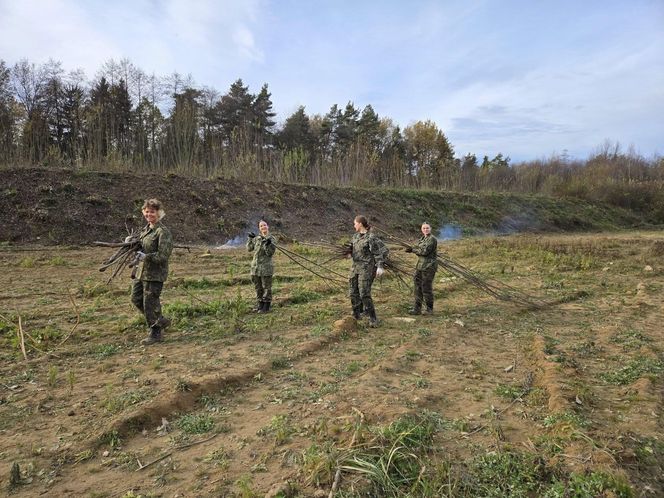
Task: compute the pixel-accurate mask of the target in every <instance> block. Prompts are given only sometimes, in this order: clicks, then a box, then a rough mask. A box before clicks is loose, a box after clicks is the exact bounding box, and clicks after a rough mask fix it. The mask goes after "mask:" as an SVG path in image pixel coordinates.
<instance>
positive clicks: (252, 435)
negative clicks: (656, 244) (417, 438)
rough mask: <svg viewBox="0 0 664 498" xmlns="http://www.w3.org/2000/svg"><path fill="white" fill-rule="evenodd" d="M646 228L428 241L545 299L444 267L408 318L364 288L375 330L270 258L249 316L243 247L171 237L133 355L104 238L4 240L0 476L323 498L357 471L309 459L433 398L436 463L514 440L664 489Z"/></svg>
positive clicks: (0, 252)
mask: <svg viewBox="0 0 664 498" xmlns="http://www.w3.org/2000/svg"><path fill="white" fill-rule="evenodd" d="M656 239H657V237H656V236H655V235H652V234H642V233H631V234H625V235H616V236H614V235H595V236H589V235H588V236H586V235H584V236H575V237H572V236H557V237H537V238H535V237H502V238H495V239H494V238H492V239H469V240H461V241H456V242H453V243H446V244H441V249H442V250H444V251H445V252H446V254H448V255H449V256H450V257H452V258H453V259H455V260H458V261H462V262H463V263H464V264H465V265H466V266H468V267H472V268H474V269H476V270H478V271H480V272H482V273H483V274H484V275H490V276H492V277H493V278H496V279H498V280H501V281H503V282H505V283H509V284H510V285H513V286H517V287H519V288H520V289H523V290H524V291H526V292H529V293H532V294H537V295H538V296H540V297H542V298H544V299H546V300H547V301H550V302H557V303H560V304H556V305H552V306H549V307H545V308H543V309H537V310H524V309H521V308H519V307H517V306H515V305H513V304H510V303H509V302H501V301H496V300H494V299H492V298H491V297H489V296H486V295H484V294H482V293H481V292H480V291H479V290H478V289H476V288H475V287H473V286H471V285H470V284H468V283H467V282H465V281H461V280H459V279H456V278H454V277H451V276H450V275H447V274H445V273H444V272H442V271H441V272H440V273H439V274H438V275H437V277H436V281H435V292H436V297H437V300H436V305H435V314H434V315H433V316H417V317H410V316H407V315H406V310H407V308H408V305H409V304H410V300H411V297H410V290H409V289H407V288H405V287H404V286H403V284H401V283H400V282H399V281H398V280H397V279H395V278H393V277H391V276H390V275H387V276H386V277H385V278H383V279H382V280H380V281H377V282H376V284H375V285H374V298H375V301H376V306H377V311H378V315H379V318H380V319H381V326H380V327H379V328H377V329H372V328H369V327H368V325H367V323H366V322H365V321H359V322H356V321H355V320H353V319H352V318H350V317H349V316H348V315H349V311H350V310H349V304H348V298H347V297H346V289H345V287H344V286H337V285H335V284H333V283H330V282H327V281H324V280H321V279H319V278H318V277H316V276H314V275H312V274H311V273H308V272H306V271H304V270H303V269H302V268H301V267H298V266H296V265H294V264H293V263H292V262H291V261H290V260H288V259H287V258H286V257H285V256H284V255H283V254H281V253H277V256H276V268H277V276H276V278H275V302H274V307H273V310H274V311H273V312H272V313H270V314H267V315H256V314H252V313H251V312H250V306H251V303H252V301H253V299H252V297H253V289H252V286H251V283H250V280H249V278H248V275H247V272H248V266H249V255H248V254H247V253H246V252H245V251H243V250H209V249H208V248H204V247H194V248H193V250H192V251H191V252H187V251H184V250H176V251H175V252H174V255H173V257H172V275H171V278H170V280H169V282H167V285H166V287H165V289H164V293H163V302H164V306H165V311H166V313H167V314H169V315H170V316H171V317H172V318H173V325H172V327H171V329H169V330H168V332H167V334H166V340H165V342H163V343H161V344H158V345H155V346H152V347H148V348H145V347H142V346H140V345H139V342H140V339H141V338H142V337H143V336H144V334H145V330H144V325H143V323H142V322H141V320H140V317H138V316H137V313H136V312H135V311H134V310H133V309H132V308H131V306H130V304H129V299H128V287H129V278H128V275H125V274H123V275H121V276H120V277H118V278H117V279H115V280H113V281H112V282H111V283H110V284H109V285H107V284H106V283H105V278H104V275H103V274H100V273H99V272H97V270H96V268H97V267H98V265H99V263H100V262H101V261H102V260H103V259H104V258H105V257H106V256H107V255H108V254H107V253H108V252H109V251H108V250H102V249H98V248H95V249H83V248H77V249H72V248H62V247H37V246H31V247H22V248H20V249H21V250H18V249H17V248H0V288H2V289H3V292H2V295H1V296H0V308H1V309H2V311H0V341H1V342H0V347H1V349H0V354H1V357H2V364H1V366H0V377H1V378H2V382H1V385H0V390H1V393H0V488H2V489H3V490H9V488H10V486H12V483H10V470H11V469H12V467H13V466H14V464H17V465H18V467H19V469H20V474H19V477H18V478H17V479H16V481H17V482H14V483H13V487H12V489H11V493H12V494H13V495H14V496H95V497H102V496H107V497H112V496H113V497H115V496H118V497H122V496H137V495H143V496H253V495H256V496H261V495H265V494H266V493H270V492H271V493H272V495H278V494H279V492H281V493H282V494H283V495H286V496H327V495H328V493H329V492H330V489H331V488H332V486H333V483H334V482H335V475H338V480H337V481H336V482H337V486H338V487H339V489H343V490H346V491H350V490H351V489H356V490H357V489H359V488H358V487H356V486H360V484H361V480H360V479H359V478H358V476H357V475H356V474H353V473H351V472H349V471H341V470H340V469H338V468H336V467H335V466H334V465H335V464H334V461H332V464H331V467H330V468H328V469H327V470H326V468H324V467H322V466H315V465H314V463H315V462H314V461H313V460H312V455H314V454H318V453H316V451H319V450H320V449H321V448H337V449H338V450H339V451H341V450H343V449H345V450H349V449H352V448H353V447H354V444H355V442H356V438H359V437H361V436H360V433H361V432H362V431H361V428H362V427H368V426H384V425H387V424H390V423H391V422H393V421H394V420H396V419H398V418H399V417H400V416H402V415H405V414H412V413H423V412H425V413H434V412H435V413H437V414H439V415H440V417H441V419H442V420H444V421H445V424H443V425H442V426H441V428H440V430H439V432H438V433H437V434H436V437H435V449H436V451H437V453H436V455H440V454H444V455H445V456H446V457H447V458H449V459H450V461H454V462H472V460H473V459H474V458H476V457H478V456H481V455H486V454H491V453H496V452H498V453H499V452H501V451H507V450H510V451H514V450H519V451H527V452H532V453H535V454H537V455H539V456H541V458H542V459H543V461H545V462H546V465H548V466H549V467H550V468H551V469H552V471H553V470H554V469H555V471H556V472H562V470H561V469H565V470H566V471H567V472H579V473H582V474H583V472H586V471H595V470H602V471H606V472H611V473H613V474H616V475H624V476H625V478H626V479H627V480H628V482H629V483H630V485H631V486H632V487H633V488H634V490H635V491H636V494H644V495H647V494H652V495H653V496H657V495H661V494H663V493H664V480H663V478H662V475H664V474H663V473H662V461H664V460H662V458H661V457H662V455H664V453H662V452H664V448H662V446H661V441H662V437H664V420H663V418H662V413H663V410H662V409H663V408H664V407H663V406H662V405H663V404H664V395H663V391H662V387H663V386H664V382H663V373H662V372H663V371H664V358H663V357H662V351H663V350H664V332H663V329H662V327H661V323H662V319H663V317H662V314H661V306H662V292H661V291H662V287H663V284H662V283H661V279H662V275H664V271H663V270H664V267H663V266H662V265H661V262H659V261H658V260H656V259H653V256H652V253H651V252H650V251H649V248H650V246H651V245H652V241H653V240H656ZM552 247H558V248H560V249H559V250H556V251H552V250H551V248H552ZM291 248H292V250H294V251H300V252H301V253H303V254H306V255H307V257H309V258H312V259H316V260H319V261H324V260H326V259H328V257H329V256H330V255H329V254H327V253H326V251H325V249H324V248H316V247H313V246H291ZM394 250H395V251H397V249H396V248H395V249H394ZM403 257H404V258H405V257H407V256H406V255H403ZM505 261H509V266H507V267H506V265H505ZM413 262H414V261H411V263H413ZM330 265H331V268H333V269H334V270H335V271H339V272H343V271H345V270H346V269H347V266H348V265H347V262H345V261H341V262H336V263H330ZM646 265H649V266H651V268H652V270H651V271H644V268H645V266H646ZM639 283H640V284H641V287H640V289H642V290H641V294H640V295H639V296H637V285H639ZM581 291H583V292H581ZM569 296H574V297H573V298H572V299H571V300H570V302H565V301H566V299H565V298H566V297H569ZM644 296H645V297H647V300H648V302H650V303H651V305H650V306H646V307H643V306H641V305H639V304H637V300H638V299H641V298H643V297H644ZM19 323H20V326H19ZM22 345H23V346H24V348H25V354H24V353H23V351H22V349H21V346H22ZM319 463H320V462H319ZM435 464H436V459H435V458H433V459H432V461H431V462H430V465H432V466H434V465H435ZM469 464H470V463H469ZM270 490H271V491H270ZM130 493H132V494H130ZM251 493H253V495H252V494H251Z"/></svg>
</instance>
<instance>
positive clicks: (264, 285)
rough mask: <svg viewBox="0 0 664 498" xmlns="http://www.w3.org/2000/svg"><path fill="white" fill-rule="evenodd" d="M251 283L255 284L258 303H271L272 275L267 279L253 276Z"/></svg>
mask: <svg viewBox="0 0 664 498" xmlns="http://www.w3.org/2000/svg"><path fill="white" fill-rule="evenodd" d="M251 281H252V282H253V283H254V289H256V301H260V302H262V303H271V302H272V275H270V276H267V277H263V276H259V275H252V276H251Z"/></svg>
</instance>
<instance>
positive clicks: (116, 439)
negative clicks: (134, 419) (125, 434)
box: [99, 430, 122, 449]
mask: <svg viewBox="0 0 664 498" xmlns="http://www.w3.org/2000/svg"><path fill="white" fill-rule="evenodd" d="M99 442H100V443H101V444H107V445H108V446H109V447H110V448H111V449H115V448H118V447H119V446H120V445H121V444H122V439H120V435H119V434H118V431H115V430H114V431H110V432H105V433H104V434H102V435H101V436H100V437H99Z"/></svg>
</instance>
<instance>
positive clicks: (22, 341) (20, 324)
mask: <svg viewBox="0 0 664 498" xmlns="http://www.w3.org/2000/svg"><path fill="white" fill-rule="evenodd" d="M18 338H19V340H20V342H21V351H22V352H23V358H24V359H25V360H27V359H28V355H27V353H26V352H25V339H24V337H23V325H22V323H21V315H18Z"/></svg>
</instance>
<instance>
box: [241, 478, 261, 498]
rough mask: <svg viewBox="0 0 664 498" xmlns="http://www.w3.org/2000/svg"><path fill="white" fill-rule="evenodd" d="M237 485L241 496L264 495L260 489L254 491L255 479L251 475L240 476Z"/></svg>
mask: <svg viewBox="0 0 664 498" xmlns="http://www.w3.org/2000/svg"><path fill="white" fill-rule="evenodd" d="M235 486H237V488H238V491H239V496H240V498H259V497H260V496H262V494H261V493H259V492H258V491H254V489H253V480H252V478H251V476H249V475H245V476H242V477H240V478H239V479H238V480H237V481H235Z"/></svg>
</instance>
